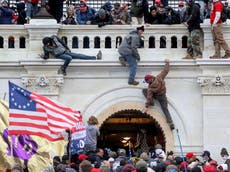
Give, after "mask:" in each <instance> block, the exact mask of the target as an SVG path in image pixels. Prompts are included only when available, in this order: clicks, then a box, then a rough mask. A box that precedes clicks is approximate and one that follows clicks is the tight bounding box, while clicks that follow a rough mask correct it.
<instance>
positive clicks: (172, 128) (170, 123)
mask: <svg viewBox="0 0 230 172" xmlns="http://www.w3.org/2000/svg"><path fill="white" fill-rule="evenodd" d="M168 125H169V127H170V129H171V130H174V129H175V126H174V124H173V122H168Z"/></svg>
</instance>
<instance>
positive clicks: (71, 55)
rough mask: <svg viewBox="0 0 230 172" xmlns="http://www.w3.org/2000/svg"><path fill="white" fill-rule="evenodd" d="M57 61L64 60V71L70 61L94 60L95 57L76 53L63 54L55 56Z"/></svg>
mask: <svg viewBox="0 0 230 172" xmlns="http://www.w3.org/2000/svg"><path fill="white" fill-rule="evenodd" d="M56 58H58V59H62V60H65V62H64V64H63V66H62V67H63V68H64V69H66V68H67V66H68V65H69V63H70V62H71V60H72V59H82V60H96V56H88V55H84V54H78V53H64V54H61V55H58V56H56Z"/></svg>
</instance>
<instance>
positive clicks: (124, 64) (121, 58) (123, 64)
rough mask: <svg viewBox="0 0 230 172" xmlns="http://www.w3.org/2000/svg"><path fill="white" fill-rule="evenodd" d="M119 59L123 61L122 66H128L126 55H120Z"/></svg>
mask: <svg viewBox="0 0 230 172" xmlns="http://www.w3.org/2000/svg"><path fill="white" fill-rule="evenodd" d="M119 61H120V63H121V65H122V66H126V61H125V58H124V57H122V56H120V57H119Z"/></svg>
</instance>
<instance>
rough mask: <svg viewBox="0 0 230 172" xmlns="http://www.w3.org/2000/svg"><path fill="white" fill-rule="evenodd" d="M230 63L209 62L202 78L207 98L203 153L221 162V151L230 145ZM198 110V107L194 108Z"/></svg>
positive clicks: (202, 86) (204, 68)
mask: <svg viewBox="0 0 230 172" xmlns="http://www.w3.org/2000/svg"><path fill="white" fill-rule="evenodd" d="M229 64H230V60H226V61H225V60H224V61H223V60H214V61H213V60H205V62H200V63H199V65H200V66H201V69H202V74H201V75H200V76H198V80H197V82H198V84H199V85H200V87H201V94H202V97H203V147H204V148H203V149H204V150H210V151H211V152H212V153H211V154H212V155H211V157H215V158H216V160H218V158H219V159H220V150H221V148H222V147H227V146H228V145H229V144H230V139H229V138H230V125H229V124H230V118H229V114H230V72H229V70H228V68H229ZM194 108H195V107H194Z"/></svg>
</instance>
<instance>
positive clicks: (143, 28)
mask: <svg viewBox="0 0 230 172" xmlns="http://www.w3.org/2000/svg"><path fill="white" fill-rule="evenodd" d="M137 30H142V31H143V32H144V31H145V27H144V26H140V27H137Z"/></svg>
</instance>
